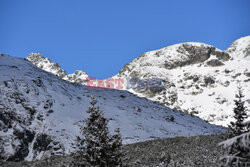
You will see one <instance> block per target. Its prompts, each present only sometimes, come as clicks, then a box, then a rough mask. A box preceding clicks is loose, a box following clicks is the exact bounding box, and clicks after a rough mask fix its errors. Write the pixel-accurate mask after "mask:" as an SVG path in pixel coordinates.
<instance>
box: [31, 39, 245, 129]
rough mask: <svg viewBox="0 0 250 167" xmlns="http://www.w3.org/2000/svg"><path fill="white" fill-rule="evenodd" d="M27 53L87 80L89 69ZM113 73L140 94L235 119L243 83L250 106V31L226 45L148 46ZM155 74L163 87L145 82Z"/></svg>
mask: <svg viewBox="0 0 250 167" xmlns="http://www.w3.org/2000/svg"><path fill="white" fill-rule="evenodd" d="M27 59H28V60H29V61H31V62H32V63H33V64H35V65H36V66H37V67H39V68H41V69H43V70H46V71H48V72H51V73H54V74H56V75H58V76H59V77H61V78H63V79H65V80H68V81H70V82H75V83H82V84H86V78H87V77H88V75H87V74H86V73H85V72H83V71H76V72H75V73H74V74H70V75H66V72H65V71H64V70H62V69H61V68H60V66H59V65H58V64H57V63H51V62H50V60H49V59H48V58H44V57H43V56H42V55H41V54H37V53H33V54H30V55H29V56H28V57H27ZM112 78H121V79H123V81H124V83H123V87H122V88H123V89H124V90H127V91H129V92H131V93H133V94H136V95H138V96H140V97H145V98H147V99H149V100H153V101H157V102H160V103H161V104H164V105H166V106H168V107H170V108H175V109H178V110H180V111H183V112H185V113H190V114H193V115H196V116H198V117H200V118H202V119H204V120H206V121H208V122H209V123H212V124H216V125H223V126H227V125H228V124H229V123H230V122H231V121H232V120H233V110H232V108H233V105H234V101H233V100H234V98H235V93H236V91H237V86H242V87H243V89H244V94H245V100H246V105H247V106H248V108H250V84H249V83H250V36H246V37H243V38H240V39H238V40H236V41H234V42H233V43H232V45H231V46H230V47H229V48H228V49H226V50H224V51H222V50H219V49H217V48H215V47H214V46H211V45H207V44H203V43H197V42H187V43H181V44H176V45H171V46H168V47H165V48H162V49H159V50H155V51H150V52H146V53H144V54H142V55H141V56H139V57H138V58H136V59H134V60H133V61H132V62H131V63H128V64H126V65H125V66H124V67H123V68H122V69H121V71H120V72H119V73H118V74H117V75H115V76H113V77H112ZM139 79H140V80H139ZM142 79H144V81H143V80H142ZM149 79H160V80H161V81H162V86H161V89H157V90H156V89H151V88H150V87H147V86H145V85H147V81H148V80H149ZM131 85H132V86H131ZM141 85H144V87H143V88H144V89H141Z"/></svg>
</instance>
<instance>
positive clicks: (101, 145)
mask: <svg viewBox="0 0 250 167" xmlns="http://www.w3.org/2000/svg"><path fill="white" fill-rule="evenodd" d="M96 103H97V100H96V99H95V98H94V97H92V100H91V102H90V104H91V106H90V107H89V108H88V111H87V113H89V114H90V115H89V117H88V118H87V119H86V120H85V123H86V125H85V126H81V127H80V129H81V134H82V135H83V138H81V137H78V150H79V151H78V152H77V154H76V156H75V158H74V160H75V161H81V162H73V163H72V164H73V165H72V166H77V167H85V166H86V167H121V166H122V161H121V156H122V151H121V148H122V139H121V134H120V131H119V129H118V130H116V133H115V135H113V136H111V135H110V134H109V130H108V120H107V119H106V118H105V117H104V114H103V112H102V111H100V109H99V107H95V104H96Z"/></svg>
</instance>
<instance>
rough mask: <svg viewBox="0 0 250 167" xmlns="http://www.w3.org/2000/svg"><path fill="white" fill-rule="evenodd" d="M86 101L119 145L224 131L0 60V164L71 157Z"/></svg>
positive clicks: (145, 102)
mask: <svg viewBox="0 0 250 167" xmlns="http://www.w3.org/2000/svg"><path fill="white" fill-rule="evenodd" d="M35 57H37V55H36V56H35ZM41 58H42V57H41ZM29 59H30V60H32V61H34V62H35V61H36V60H37V58H34V57H33V59H32V58H31V57H29ZM39 61H40V60H39ZM42 61H43V63H41V62H37V63H36V65H38V66H40V67H43V68H45V69H47V70H48V69H50V68H51V69H53V71H54V72H55V74H57V75H59V76H61V77H62V76H63V74H65V73H64V72H63V70H61V69H60V68H59V67H60V66H58V65H56V66H54V65H51V64H50V62H49V61H48V59H45V60H44V58H42ZM34 62H33V63H34ZM39 64H40V65H39ZM41 64H42V65H41ZM45 64H46V67H45ZM59 71H60V72H59ZM65 75H66V74H65ZM64 77H65V76H64ZM92 95H95V97H96V98H97V100H98V105H99V106H100V108H101V109H102V110H103V111H104V114H105V116H106V117H107V118H108V119H109V127H110V131H111V132H113V130H114V129H115V128H117V127H119V128H120V129H121V133H122V137H123V142H124V143H132V142H136V141H144V140H149V139H154V138H158V137H174V136H193V135H198V134H211V133H219V132H223V131H225V129H224V128H222V127H218V126H215V125H211V124H209V123H207V122H206V121H204V120H202V119H200V118H198V117H196V116H192V115H189V114H186V113H183V112H180V111H178V110H173V109H170V108H168V107H166V106H164V105H162V104H159V103H157V102H153V101H151V100H148V99H146V98H140V97H138V96H136V95H134V94H132V93H129V92H127V91H124V90H113V89H102V90H100V89H99V90H98V89H87V88H86V86H84V85H81V84H75V83H71V82H68V81H65V80H63V79H61V78H59V77H57V76H56V75H54V74H52V73H49V72H46V71H44V70H41V69H39V68H37V67H36V66H34V65H33V64H32V63H31V62H29V61H27V60H25V59H22V58H14V57H10V56H7V55H3V54H0V155H1V156H0V158H3V159H5V160H6V159H8V160H14V161H19V160H23V159H25V160H33V159H40V158H43V157H48V156H51V155H63V154H68V153H70V152H72V151H74V149H75V139H76V136H78V135H79V126H78V125H79V124H81V123H82V120H84V119H85V118H87V116H88V114H87V113H86V110H87V108H88V106H89V101H90V100H91V96H92Z"/></svg>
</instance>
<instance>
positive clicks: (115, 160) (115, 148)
mask: <svg viewBox="0 0 250 167" xmlns="http://www.w3.org/2000/svg"><path fill="white" fill-rule="evenodd" d="M110 151H111V152H112V159H111V162H110V164H112V166H117V167H121V166H123V163H122V156H123V151H122V138H121V133H120V129H119V128H118V129H116V130H115V134H114V135H113V136H112V138H111V149H110Z"/></svg>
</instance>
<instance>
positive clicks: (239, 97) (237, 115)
mask: <svg viewBox="0 0 250 167" xmlns="http://www.w3.org/2000/svg"><path fill="white" fill-rule="evenodd" d="M235 97H236V100H234V103H235V108H234V110H233V111H234V119H235V122H231V123H230V125H229V128H230V129H231V130H232V132H233V135H240V134H242V133H244V132H246V126H245V125H244V124H243V122H244V120H245V119H246V118H247V113H246V107H245V106H244V101H243V98H244V95H243V93H242V87H240V86H239V87H238V93H237V94H236V96H235Z"/></svg>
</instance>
